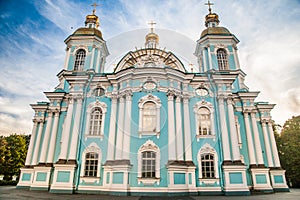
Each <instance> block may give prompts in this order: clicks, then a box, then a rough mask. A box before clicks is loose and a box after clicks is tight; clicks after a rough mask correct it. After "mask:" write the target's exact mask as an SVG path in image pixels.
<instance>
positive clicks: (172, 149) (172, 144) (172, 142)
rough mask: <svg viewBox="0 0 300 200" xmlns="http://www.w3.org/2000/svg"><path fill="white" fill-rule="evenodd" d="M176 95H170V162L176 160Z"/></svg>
mask: <svg viewBox="0 0 300 200" xmlns="http://www.w3.org/2000/svg"><path fill="white" fill-rule="evenodd" d="M174 123H175V120H174V94H173V93H169V94H168V147H169V148H168V150H169V160H175V159H176V152H175V143H176V139H175V127H174V125H175V124H174Z"/></svg>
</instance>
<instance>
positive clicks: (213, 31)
mask: <svg viewBox="0 0 300 200" xmlns="http://www.w3.org/2000/svg"><path fill="white" fill-rule="evenodd" d="M206 35H232V34H231V33H230V32H229V30H228V29H227V28H224V27H219V26H217V27H208V28H207V29H205V30H204V31H202V33H201V36H200V38H203V37H204V36H206Z"/></svg>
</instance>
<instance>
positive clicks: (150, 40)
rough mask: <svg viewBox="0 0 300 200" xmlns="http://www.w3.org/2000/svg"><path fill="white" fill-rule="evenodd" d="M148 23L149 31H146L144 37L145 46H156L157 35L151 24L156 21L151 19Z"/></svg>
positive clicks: (157, 41)
mask: <svg viewBox="0 0 300 200" xmlns="http://www.w3.org/2000/svg"><path fill="white" fill-rule="evenodd" d="M149 24H150V25H151V28H150V33H148V34H147V35H146V37H145V39H146V43H145V46H146V48H156V47H157V46H158V43H159V36H158V35H157V34H156V33H154V31H153V30H154V28H153V25H154V24H156V23H155V22H153V21H151V22H150V23H149Z"/></svg>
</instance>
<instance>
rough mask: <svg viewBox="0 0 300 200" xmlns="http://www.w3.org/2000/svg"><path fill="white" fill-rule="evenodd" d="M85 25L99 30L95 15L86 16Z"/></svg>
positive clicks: (97, 19)
mask: <svg viewBox="0 0 300 200" xmlns="http://www.w3.org/2000/svg"><path fill="white" fill-rule="evenodd" d="M87 24H95V27H96V28H99V25H100V22H99V18H98V16H97V15H94V14H92V15H87V16H86V18H85V25H87Z"/></svg>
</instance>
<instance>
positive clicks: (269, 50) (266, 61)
mask: <svg viewBox="0 0 300 200" xmlns="http://www.w3.org/2000/svg"><path fill="white" fill-rule="evenodd" d="M95 2H96V3H98V4H101V6H100V7H98V8H97V15H98V16H99V17H100V23H101V26H100V29H101V31H102V33H103V36H104V39H105V40H106V41H107V44H108V47H109V48H111V49H109V50H110V53H111V55H110V57H108V62H107V63H108V66H107V69H108V70H109V69H111V68H112V64H114V62H117V60H118V58H120V56H121V55H123V54H124V51H126V50H128V51H129V50H133V49H134V48H135V46H137V45H140V46H143V39H144V35H143V34H145V33H146V32H147V29H146V28H148V26H147V22H148V21H150V20H155V21H156V22H157V29H158V30H157V32H158V33H159V34H160V35H161V38H160V39H161V40H160V41H161V45H162V47H167V48H168V49H169V50H174V51H175V52H177V53H178V54H179V56H180V57H182V58H185V59H187V60H189V62H192V63H194V62H195V61H194V60H195V59H194V58H193V55H192V53H193V51H194V48H195V46H196V43H195V41H196V40H197V39H199V36H200V33H201V31H202V30H203V29H204V28H205V27H204V16H205V15H206V14H207V8H206V6H204V3H205V2H206V1H205V0H185V1H182V0H143V1H141V0H119V1H115V0H96V1H95ZM213 2H214V3H215V5H214V6H213V11H214V12H216V13H218V14H219V17H220V21H221V24H220V25H221V26H225V27H227V28H228V29H229V30H230V31H231V32H232V33H234V34H235V35H236V36H237V37H238V38H239V40H240V41H241V42H240V44H239V46H238V47H239V58H240V63H241V68H242V70H243V71H244V72H245V73H246V74H247V76H246V84H247V86H248V87H249V88H250V90H252V91H261V93H260V94H259V97H258V98H257V101H269V102H270V103H275V104H277V106H276V107H275V109H274V110H273V111H272V114H273V119H274V120H275V122H277V123H280V124H283V123H284V121H285V120H287V119H288V118H290V117H291V116H292V115H299V114H300V86H299V85H300V79H299V75H300V37H299V35H300V1H299V0H285V1H282V0H272V1H260V0H256V1H255V0H240V1H237V0H226V1H221V0H215V1H213ZM92 3H94V1H93V0H6V1H0V30H1V31H0V44H1V45H0V134H10V133H15V132H16V133H26V134H29V133H30V131H31V127H32V122H31V119H32V118H33V114H34V113H33V111H32V110H31V108H30V106H29V104H31V103H36V102H37V101H46V100H47V99H46V98H45V95H44V94H43V92H45V91H53V89H54V87H55V86H56V85H57V84H58V79H57V77H56V74H57V73H58V72H59V71H60V70H61V69H62V68H63V62H64V59H65V47H66V46H65V44H64V42H63V41H64V39H65V38H67V37H68V35H70V34H71V33H72V32H73V31H75V30H76V29H77V28H79V27H82V26H83V25H84V20H85V16H86V15H87V14H90V13H91V11H92V9H93V8H92V7H91V6H90V5H91V4H92ZM170 31H172V32H173V33H174V34H172V36H170V35H168V34H169V33H170ZM137 36H140V37H137ZM175 39H181V40H182V41H184V42H185V43H186V44H187V45H184V43H183V42H181V43H174V41H176V40H175ZM120 41H121V42H122V44H123V45H122V48H116V47H117V45H116V44H118V42H120ZM138 47H139V46H138ZM194 64H195V65H196V63H194Z"/></svg>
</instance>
